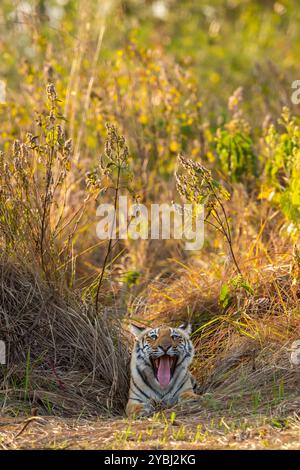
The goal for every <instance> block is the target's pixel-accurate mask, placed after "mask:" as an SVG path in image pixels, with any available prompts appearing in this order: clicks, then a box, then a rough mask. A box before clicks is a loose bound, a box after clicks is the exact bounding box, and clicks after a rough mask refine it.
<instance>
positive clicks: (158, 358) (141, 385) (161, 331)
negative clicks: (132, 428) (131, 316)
mask: <svg viewBox="0 0 300 470" xmlns="http://www.w3.org/2000/svg"><path fill="white" fill-rule="evenodd" d="M130 331H131V333H132V334H133V335H134V336H135V343H134V347H133V351H132V354H131V362H130V372H131V377H130V388H129V397H128V402H127V405H126V414H127V416H129V417H144V416H150V415H151V414H153V413H154V412H155V410H156V409H157V408H158V407H160V409H161V408H169V407H171V406H173V405H176V404H177V403H182V402H185V401H186V400H188V401H190V400H193V401H194V400H196V399H197V395H196V390H197V382H196V380H195V378H194V377H193V376H192V374H191V373H190V372H189V370H188V368H189V366H190V364H191V362H192V359H193V356H194V347H193V344H192V341H191V339H190V334H191V325H190V324H187V325H180V326H179V327H178V328H171V327H169V326H164V325H163V326H160V327H158V328H141V327H139V326H136V325H133V324H132V325H130Z"/></svg>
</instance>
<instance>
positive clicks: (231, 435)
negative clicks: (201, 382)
mask: <svg viewBox="0 0 300 470" xmlns="http://www.w3.org/2000/svg"><path fill="white" fill-rule="evenodd" d="M0 449H2V450H10V449H150V450H153V449H300V422H299V420H298V418H297V419H295V418H291V419H287V420H283V421H277V420H271V419H270V418H263V417H259V418H256V419H255V420H254V419H252V420H250V419H247V418H244V419H242V420H240V421H239V422H237V421H234V420H231V421H230V420H229V419H227V418H218V419H209V420H205V419H203V418H202V417H199V416H198V417H191V416H189V417H175V418H174V419H173V420H172V419H171V418H170V415H169V416H166V415H159V416H156V417H152V418H149V419H144V420H140V421H132V420H131V421H130V420H128V419H125V418H119V419H100V418H97V419H92V420H85V419H80V418H79V419H71V418H57V417H47V416H43V417H42V416H41V417H39V416H33V417H29V418H28V417H27V418H26V417H24V418H21V417H18V418H11V417H0Z"/></svg>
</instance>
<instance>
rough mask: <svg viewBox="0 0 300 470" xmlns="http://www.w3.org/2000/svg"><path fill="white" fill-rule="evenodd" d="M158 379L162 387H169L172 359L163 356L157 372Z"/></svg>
mask: <svg viewBox="0 0 300 470" xmlns="http://www.w3.org/2000/svg"><path fill="white" fill-rule="evenodd" d="M157 379H158V381H159V384H160V386H161V387H166V386H167V385H169V383H170V380H171V371H170V359H169V358H168V356H161V358H160V360H159V366H158V371H157Z"/></svg>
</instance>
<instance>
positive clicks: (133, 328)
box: [129, 323, 146, 338]
mask: <svg viewBox="0 0 300 470" xmlns="http://www.w3.org/2000/svg"><path fill="white" fill-rule="evenodd" d="M145 330H146V328H144V327H143V326H137V325H133V324H132V323H130V325H129V331H130V333H132V334H133V336H135V337H136V338H138V337H139V336H140V335H141V334H142V333H143V332H144V331H145Z"/></svg>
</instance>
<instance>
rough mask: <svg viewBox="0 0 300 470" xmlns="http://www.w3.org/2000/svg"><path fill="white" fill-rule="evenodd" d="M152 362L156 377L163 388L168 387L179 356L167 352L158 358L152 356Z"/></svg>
mask: <svg viewBox="0 0 300 470" xmlns="http://www.w3.org/2000/svg"><path fill="white" fill-rule="evenodd" d="M151 362H152V367H153V371H154V375H155V378H156V380H157V381H158V383H159V385H160V386H161V387H162V388H165V387H167V386H168V385H169V383H170V382H171V379H172V377H173V374H174V372H175V368H176V364H177V357H175V356H168V355H167V354H165V355H164V356H160V357H158V358H157V359H154V358H151Z"/></svg>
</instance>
